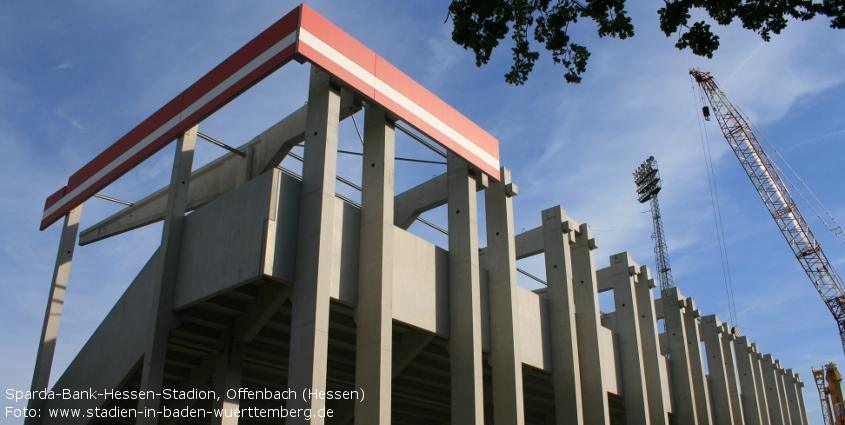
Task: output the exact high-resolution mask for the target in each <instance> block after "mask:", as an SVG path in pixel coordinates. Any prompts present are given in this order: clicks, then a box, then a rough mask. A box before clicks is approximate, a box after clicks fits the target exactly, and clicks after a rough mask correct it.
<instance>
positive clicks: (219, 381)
mask: <svg viewBox="0 0 845 425" xmlns="http://www.w3.org/2000/svg"><path fill="white" fill-rule="evenodd" d="M245 356H246V344H245V343H243V342H237V341H234V340H233V341H231V342H230V343H229V344H227V345H226V347H225V348H224V349H223V352H222V353H220V355H219V356H217V368H216V371H215V374H214V390H215V391H216V393H217V394H218V398H217V399H215V400H214V401H212V406H213V408H214V409H220V411H221V412H222V414H221V415H220V416H219V417H213V418H211V424H212V425H237V424H238V415H236V413H235V412H236V411H237V410H238V409H239V408H240V400H239V399H238V398H237V397H228V394H229V390H234V391H237V390H238V388H241V387H242V385H241V371H242V368H243V361H244V357H245Z"/></svg>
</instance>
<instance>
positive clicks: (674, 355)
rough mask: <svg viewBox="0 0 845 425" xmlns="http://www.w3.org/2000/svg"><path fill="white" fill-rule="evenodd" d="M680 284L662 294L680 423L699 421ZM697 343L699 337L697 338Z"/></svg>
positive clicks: (673, 387) (673, 389)
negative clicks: (678, 286)
mask: <svg viewBox="0 0 845 425" xmlns="http://www.w3.org/2000/svg"><path fill="white" fill-rule="evenodd" d="M685 300H686V299H685V298H684V297H683V295H681V291H680V290H679V289H678V288H669V289H664V290H663V291H662V294H661V301H662V305H663V314H664V326H665V328H666V332H665V334H666V343H667V351H668V353H669V366H670V370H671V372H670V376H671V377H672V393H673V394H674V395H675V417H676V418H677V420H678V423H681V424H691V425H692V424H698V423H699V422H698V409H697V407H696V401H697V400H698V399H697V398H696V394H695V387H694V383H693V376H692V367H691V365H690V355H689V348H688V347H689V346H690V345H691V344H688V341H689V340H690V338H689V337H688V336H687V330H686V326H685V323H684V316H685V314H686V313H685V310H686V309H687V303H686V302H685ZM696 343H697V340H696Z"/></svg>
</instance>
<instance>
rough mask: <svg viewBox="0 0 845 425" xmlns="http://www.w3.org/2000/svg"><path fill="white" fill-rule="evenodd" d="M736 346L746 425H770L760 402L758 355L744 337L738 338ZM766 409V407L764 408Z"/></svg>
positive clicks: (741, 398)
mask: <svg viewBox="0 0 845 425" xmlns="http://www.w3.org/2000/svg"><path fill="white" fill-rule="evenodd" d="M735 346H736V368H737V371H738V372H739V385H740V388H742V394H741V395H740V400H741V401H742V413H743V418H744V419H745V425H764V424H765V425H768V423H769V421H768V418H767V420H766V421H764V420H763V415H762V414H761V412H760V410H761V406H760V404H759V402H758V400H759V398H758V394H757V376H756V374H755V373H754V368H755V363H756V362H757V354H756V353H754V352H753V351H752V349H751V344H749V343H748V339H747V338H745V337H744V336H741V337H738V338H737V339H736V342H735ZM764 408H765V407H764Z"/></svg>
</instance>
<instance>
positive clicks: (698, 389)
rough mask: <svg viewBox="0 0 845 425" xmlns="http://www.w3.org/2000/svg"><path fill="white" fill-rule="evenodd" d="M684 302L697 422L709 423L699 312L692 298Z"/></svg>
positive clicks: (708, 402)
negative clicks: (685, 305) (699, 330)
mask: <svg viewBox="0 0 845 425" xmlns="http://www.w3.org/2000/svg"><path fill="white" fill-rule="evenodd" d="M685 302H686V304H687V308H686V309H685V310H684V326H685V327H686V332H687V346H688V351H687V352H688V353H689V362H690V372H691V373H692V383H693V386H694V387H695V407H696V409H697V416H698V423H699V425H703V424H711V423H713V421H712V419H711V417H710V391H709V389H708V385H707V375H705V373H704V355H703V353H702V350H701V335H700V333H699V332H698V318H699V317H701V312H700V311H699V310H697V309H696V308H695V301H694V300H693V299H692V298H687V299H686V300H685Z"/></svg>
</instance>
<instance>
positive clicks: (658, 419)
mask: <svg viewBox="0 0 845 425" xmlns="http://www.w3.org/2000/svg"><path fill="white" fill-rule="evenodd" d="M638 273H639V274H638V276H637V283H636V285H635V286H634V291H635V292H636V304H637V312H638V318H637V320H638V321H639V327H640V344H642V353H643V368H644V373H645V385H646V391H648V410H649V420H650V422H651V424H652V425H668V424H669V417H668V412H669V411H670V410H671V407H670V406H669V405H668V403H666V402H665V400H664V397H663V394H664V392H667V391H668V388H664V382H665V379H664V376H663V373H661V369H660V363H661V360H662V359H663V356H662V353H661V350H660V340H659V338H658V334H657V315H656V313H655V311H654V294H653V291H652V289H654V288H655V287H656V286H657V284H656V283H655V281H654V279H652V278H651V273H650V272H649V269H648V267H646V266H641V267H640V269H639V271H638Z"/></svg>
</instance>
